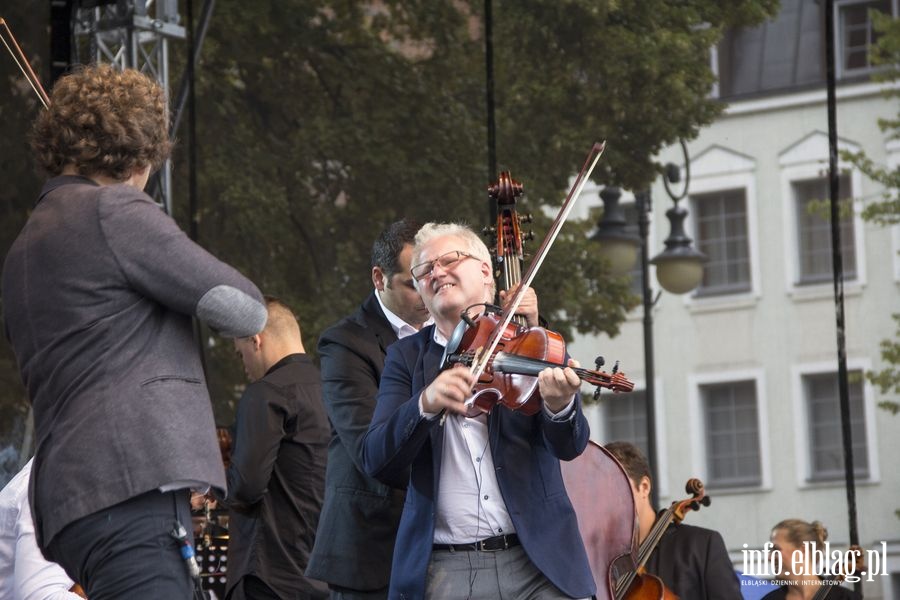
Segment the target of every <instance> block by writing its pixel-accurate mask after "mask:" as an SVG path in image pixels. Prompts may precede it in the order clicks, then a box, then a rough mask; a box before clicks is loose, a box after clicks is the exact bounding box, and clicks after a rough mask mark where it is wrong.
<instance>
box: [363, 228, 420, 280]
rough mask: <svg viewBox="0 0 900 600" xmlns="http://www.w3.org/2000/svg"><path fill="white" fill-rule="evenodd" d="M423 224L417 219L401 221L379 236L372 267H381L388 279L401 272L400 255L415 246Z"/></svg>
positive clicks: (373, 252) (373, 246)
mask: <svg viewBox="0 0 900 600" xmlns="http://www.w3.org/2000/svg"><path fill="white" fill-rule="evenodd" d="M420 227H421V224H420V223H419V222H418V221H416V220H415V219H400V220H399V221H395V222H394V223H391V224H390V225H388V226H387V228H386V229H385V230H384V231H382V232H381V233H380V234H378V237H377V238H375V243H374V244H373V245H372V267H379V268H380V269H381V270H382V271H384V274H385V275H387V276H388V277H391V276H392V275H394V274H396V273H397V272H398V271H399V270H400V253H401V252H403V248H404V247H405V246H406V245H407V244H408V245H410V246H412V245H413V242H415V239H416V232H417V231H419V228H420Z"/></svg>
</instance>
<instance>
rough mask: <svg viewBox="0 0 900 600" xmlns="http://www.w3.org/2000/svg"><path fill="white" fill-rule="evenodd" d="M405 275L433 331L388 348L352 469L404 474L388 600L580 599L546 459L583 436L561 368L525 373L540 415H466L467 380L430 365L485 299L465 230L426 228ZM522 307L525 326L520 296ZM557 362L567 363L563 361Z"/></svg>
mask: <svg viewBox="0 0 900 600" xmlns="http://www.w3.org/2000/svg"><path fill="white" fill-rule="evenodd" d="M412 262H413V267H412V270H411V273H412V276H413V278H414V279H415V281H416V287H417V289H418V290H419V293H420V294H421V295H422V299H423V301H424V303H425V306H426V307H427V308H428V310H429V312H430V313H431V315H432V317H433V318H434V325H433V326H429V327H425V328H423V329H422V330H421V331H420V332H419V333H418V334H416V335H413V336H410V337H408V338H406V339H403V340H400V341H398V342H397V343H395V344H394V345H393V346H391V348H390V349H389V350H388V356H387V361H386V364H385V368H384V372H383V374H382V379H381V385H380V387H379V392H378V401H377V406H376V409H375V415H374V417H373V420H372V425H371V427H370V428H369V431H368V432H367V434H366V437H365V439H364V445H363V449H362V455H363V456H362V458H363V465H364V467H365V469H366V471H367V472H368V473H369V474H370V475H371V476H374V477H377V478H379V479H382V480H385V481H388V480H392V479H393V478H396V477H397V476H398V474H400V473H403V472H404V471H405V470H406V469H410V470H411V471H410V477H409V486H408V489H407V497H406V504H405V507H404V510H403V515H402V517H401V521H400V527H399V531H398V535H397V544H396V551H395V553H394V559H393V570H392V573H391V583H390V594H389V597H390V598H397V599H401V598H402V599H416V598H426V597H427V598H447V599H450V598H498V597H511V598H551V599H555V598H584V597H588V596H590V595H591V594H593V593H594V583H593V577H592V576H591V572H590V568H589V566H588V561H587V557H586V555H585V551H584V547H583V546H582V543H581V540H580V537H579V534H578V527H577V523H576V519H575V513H574V511H573V509H572V505H571V503H570V502H569V499H568V496H567V495H566V493H565V488H564V486H563V482H562V476H561V474H560V469H559V460H570V459H572V458H574V457H576V456H578V455H579V454H580V453H581V452H582V451H583V450H584V448H585V446H586V444H587V441H588V437H589V433H590V431H589V427H588V424H587V420H586V419H585V417H584V415H583V413H582V409H581V401H580V397H579V395H578V390H579V388H580V380H579V378H578V376H577V375H576V374H575V373H574V372H573V371H572V369H570V368H565V369H562V368H548V369H545V370H544V371H542V372H541V373H540V375H539V377H538V389H539V391H540V394H541V397H542V399H543V407H542V408H541V410H539V411H538V412H537V413H536V414H534V415H531V416H527V415H525V414H523V413H521V412H514V411H511V410H508V409H506V408H505V407H495V408H494V409H493V410H492V411H491V412H490V414H478V415H476V416H467V413H469V414H471V413H470V411H469V407H468V406H467V403H466V400H467V399H469V397H470V396H471V395H472V388H473V384H474V383H475V382H474V381H473V376H472V374H471V373H470V372H469V370H468V369H465V368H462V367H456V368H450V369H445V370H443V371H441V370H440V365H441V357H442V354H443V353H444V346H445V345H446V343H447V340H448V339H450V337H451V335H452V333H453V331H454V329H455V328H456V326H457V324H458V323H459V321H460V315H461V314H462V313H463V312H465V311H469V312H470V315H469V316H471V317H474V316H476V313H478V312H480V311H481V310H482V308H483V305H484V304H485V303H488V302H490V301H491V300H492V298H493V294H494V282H493V278H492V268H491V258H490V254H489V252H488V250H487V248H486V247H485V245H484V243H483V242H482V241H481V240H480V239H479V238H478V236H477V235H476V234H475V233H474V232H473V231H471V230H470V229H468V228H467V227H464V226H461V225H456V224H433V223H430V224H427V225H425V226H424V227H423V228H422V229H421V230H420V231H419V233H418V234H417V235H416V244H415V248H414V250H413V260H412ZM527 297H528V299H529V300H528V303H527V305H526V307H525V308H524V309H523V312H524V313H525V316H526V320H527V322H528V324H529V325H530V326H535V325H536V324H537V300H536V297H534V295H533V292H531V291H530V290H529V292H528V294H527ZM570 364H573V365H574V361H572V362H571V363H570Z"/></svg>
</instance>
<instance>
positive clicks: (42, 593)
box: [0, 460, 81, 600]
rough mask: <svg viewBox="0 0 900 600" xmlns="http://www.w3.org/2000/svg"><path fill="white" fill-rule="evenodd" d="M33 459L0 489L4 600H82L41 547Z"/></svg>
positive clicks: (1, 598) (0, 594)
mask: <svg viewBox="0 0 900 600" xmlns="http://www.w3.org/2000/svg"><path fill="white" fill-rule="evenodd" d="M30 478H31V461H30V460H29V461H28V464H26V465H25V467H24V468H23V469H22V470H21V471H19V472H18V474H16V476H15V477H13V478H12V480H11V481H10V482H9V483H8V484H7V485H6V487H5V488H3V490H2V491H0V600H80V598H81V597H80V596H78V595H77V594H73V593H72V592H70V591H69V589H71V587H72V586H73V585H74V583H75V582H73V581H72V580H71V579H69V576H68V575H66V572H65V571H63V568H62V567H60V566H59V565H58V564H56V563H52V562H49V561H47V559H45V558H44V555H43V554H41V551H40V550H39V549H38V547H37V541H36V540H35V536H34V523H33V522H32V520H31V507H30V506H29V505H28V480H29V479H30Z"/></svg>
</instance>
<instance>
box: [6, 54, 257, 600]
mask: <svg viewBox="0 0 900 600" xmlns="http://www.w3.org/2000/svg"><path fill="white" fill-rule="evenodd" d="M167 126H168V114H167V109H166V97H165V92H164V90H163V89H162V88H161V87H160V86H159V84H157V83H156V82H154V81H153V80H151V79H150V78H148V77H147V76H145V75H143V74H141V73H139V72H137V71H132V70H125V71H117V70H115V69H113V68H111V67H109V66H92V67H86V68H82V69H79V70H77V71H75V72H74V73H72V74H70V75H68V76H66V77H64V78H62V79H60V80H59V81H58V82H57V84H56V85H55V87H54V88H53V91H52V94H51V103H50V107H49V109H48V110H46V111H44V112H42V113H41V114H40V115H39V116H38V118H37V120H36V123H35V126H34V130H33V138H32V146H33V149H34V154H35V157H36V160H37V163H38V164H39V165H40V166H41V167H42V168H43V170H44V171H46V172H47V174H48V175H49V176H50V178H49V179H48V181H47V182H46V184H45V185H44V187H43V189H42V190H41V192H40V196H39V197H38V199H37V202H36V203H35V205H34V208H33V210H32V212H31V214H30V216H29V217H28V221H27V222H26V224H25V226H24V227H23V229H22V231H21V233H20V234H19V236H18V238H17V239H16V240H15V242H14V243H13V245H12V247H11V248H10V250H9V253H8V254H7V257H6V262H5V264H4V267H3V275H2V282H0V286H2V297H3V311H4V320H5V329H6V335H7V337H8V338H9V340H10V342H11V345H12V348H13V350H14V352H15V354H16V358H17V360H18V365H19V370H20V373H21V376H22V380H23V381H24V383H25V386H26V388H27V390H28V395H29V398H30V400H31V403H32V406H33V409H34V425H35V439H36V451H35V457H34V462H33V467H32V479H31V505H32V513H33V517H34V524H35V533H36V537H37V541H38V545H39V547H40V548H41V550H42V551H43V553H44V555H45V556H46V557H47V558H48V559H50V560H53V561H55V562H57V563H59V564H60V565H61V566H62V567H63V568H64V569H65V570H66V572H67V573H68V575H69V576H70V577H71V578H72V579H73V580H75V581H77V582H79V583H81V584H82V585H83V586H84V588H85V591H86V593H87V596H88V597H89V598H91V600H102V599H105V598H125V597H127V598H129V599H130V600H138V599H143V598H147V599H151V598H154V599H156V598H189V597H190V596H191V593H192V589H193V587H194V586H193V583H192V581H191V578H190V575H189V572H188V569H187V568H186V566H185V561H184V560H183V559H182V556H181V553H180V548H181V543H180V542H179V540H177V539H175V537H174V536H173V532H177V530H178V529H179V527H178V525H179V524H181V525H182V526H183V527H184V529H185V530H186V531H191V527H190V508H189V494H190V492H189V490H190V488H201V489H203V488H207V487H213V488H217V489H224V487H225V478H224V469H223V466H222V459H221V456H220V453H219V446H218V442H217V440H216V428H215V423H214V421H213V414H212V408H211V405H210V402H209V395H208V392H207V388H206V383H205V381H204V376H203V370H202V368H201V361H200V356H199V353H198V351H197V347H196V344H195V342H194V339H193V328H192V324H191V318H192V317H197V318H199V319H201V320H203V321H205V322H207V323H208V324H209V325H210V326H211V327H213V328H214V329H216V330H217V331H219V332H220V333H221V334H222V335H225V336H230V337H243V336H249V335H254V334H256V333H258V332H259V331H260V330H261V329H262V328H263V326H264V325H265V321H266V308H265V305H264V303H263V299H262V295H261V294H260V292H259V290H258V289H257V288H256V286H254V285H253V283H251V282H250V281H249V280H248V279H246V278H245V277H244V276H243V275H241V274H240V273H239V272H238V271H236V270H235V269H234V268H232V267H230V266H228V265H226V264H225V263H223V262H221V261H219V260H218V259H216V258H215V257H213V256H212V255H211V254H209V253H208V252H206V251H205V250H203V249H202V248H201V247H199V246H198V245H196V244H195V243H194V242H192V241H191V240H189V239H188V237H187V236H186V235H185V234H184V233H183V232H182V231H181V230H180V229H179V228H178V227H177V225H176V224H175V222H174V221H173V220H172V219H171V218H169V217H168V216H167V215H165V214H164V213H163V212H162V211H161V210H160V209H159V208H158V207H157V205H156V204H155V203H154V202H153V201H152V200H151V198H150V197H149V196H147V195H146V194H145V193H144V192H143V191H142V190H143V187H144V185H145V184H146V182H147V179H148V178H149V176H150V173H151V171H152V170H153V169H155V168H157V167H159V165H161V164H162V162H163V161H164V160H165V158H166V157H167V156H168V154H169V151H170V149H171V143H170V141H169V137H168V134H167Z"/></svg>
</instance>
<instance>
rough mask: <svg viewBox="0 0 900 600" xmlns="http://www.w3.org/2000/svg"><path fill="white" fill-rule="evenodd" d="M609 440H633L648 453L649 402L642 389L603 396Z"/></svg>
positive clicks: (642, 450) (607, 438)
mask: <svg viewBox="0 0 900 600" xmlns="http://www.w3.org/2000/svg"><path fill="white" fill-rule="evenodd" d="M603 415H604V420H605V422H606V441H607V442H631V443H632V444H634V445H635V446H637V447H638V448H640V449H641V452H643V453H644V456H646V455H647V402H646V395H645V394H644V392H643V390H642V391H633V392H631V393H629V394H606V395H604V396H603Z"/></svg>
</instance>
